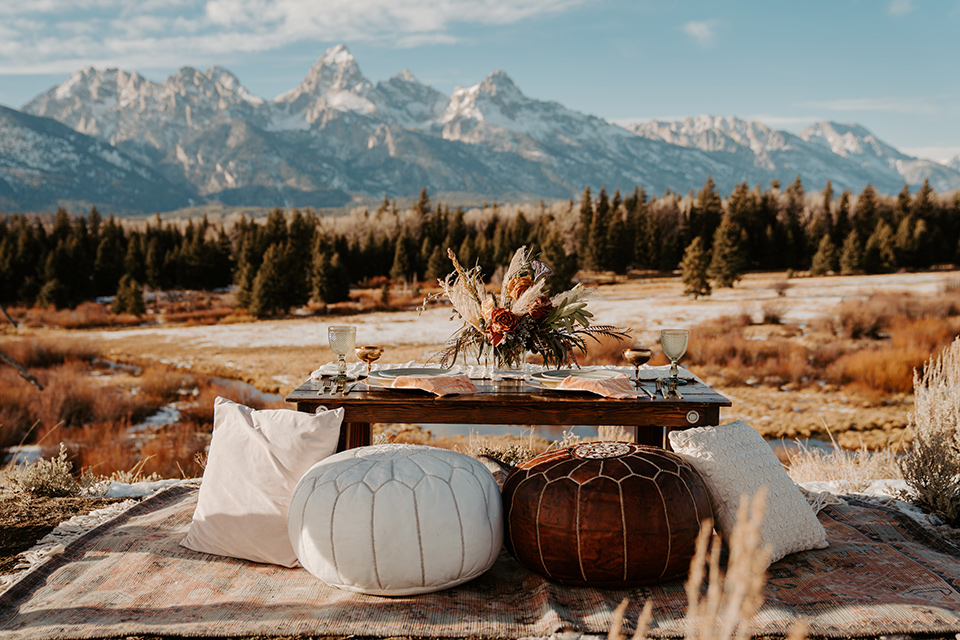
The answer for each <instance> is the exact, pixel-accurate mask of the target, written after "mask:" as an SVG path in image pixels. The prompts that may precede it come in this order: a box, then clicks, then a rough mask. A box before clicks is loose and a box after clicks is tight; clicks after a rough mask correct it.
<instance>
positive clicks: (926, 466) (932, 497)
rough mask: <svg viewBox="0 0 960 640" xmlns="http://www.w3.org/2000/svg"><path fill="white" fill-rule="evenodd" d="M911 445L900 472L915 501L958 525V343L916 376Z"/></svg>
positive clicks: (959, 367)
mask: <svg viewBox="0 0 960 640" xmlns="http://www.w3.org/2000/svg"><path fill="white" fill-rule="evenodd" d="M913 388H914V409H913V415H912V416H911V420H910V431H911V433H912V436H913V445H912V447H911V448H910V450H909V451H908V452H907V454H906V455H905V456H904V457H903V459H902V461H901V463H900V468H901V470H902V471H903V477H904V479H905V480H906V481H907V484H908V485H909V486H910V488H911V489H912V490H913V494H914V495H913V496H912V499H913V502H914V503H915V504H917V505H918V506H920V507H922V508H925V509H927V510H929V511H931V512H933V513H935V514H936V515H937V516H938V517H940V518H941V519H942V520H943V521H944V522H946V523H947V524H950V525H952V526H956V525H958V524H960V338H957V339H956V340H954V342H953V343H952V344H951V345H950V346H949V347H948V348H947V349H945V350H944V351H943V352H942V353H941V354H940V355H939V356H937V357H936V358H934V359H931V360H930V361H928V362H927V364H926V365H925V366H924V367H923V373H922V374H921V373H918V372H914V376H913Z"/></svg>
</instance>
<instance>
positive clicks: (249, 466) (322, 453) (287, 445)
mask: <svg viewBox="0 0 960 640" xmlns="http://www.w3.org/2000/svg"><path fill="white" fill-rule="evenodd" d="M342 420H343V409H335V410H333V411H327V410H321V411H318V412H317V413H316V414H310V413H305V412H302V411H293V410H291V409H266V410H255V409H251V408H250V407H247V406H244V405H242V404H237V403H236V402H232V401H230V400H227V399H225V398H217V399H216V401H214V403H213V438H212V439H211V441H210V453H209V455H208V456H207V466H206V468H204V470H203V480H202V482H201V484H200V495H199V496H198V497H197V508H196V510H195V511H194V513H193V522H192V523H191V524H190V529H189V531H188V532H187V536H186V538H184V539H183V541H182V542H181V543H180V544H181V545H182V546H184V547H186V548H187V549H192V550H194V551H201V552H203V553H213V554H216V555H221V556H230V557H233V558H242V559H244V560H252V561H254V562H264V563H269V564H279V565H282V566H284V567H294V566H296V565H297V556H296V554H295V553H294V551H293V547H292V546H290V539H289V538H288V537H287V508H288V507H289V505H290V494H291V493H292V492H293V488H294V487H295V486H296V484H297V481H298V480H300V477H301V476H302V475H303V474H304V473H305V472H306V471H307V470H308V469H309V468H310V467H312V466H313V465H314V464H315V463H316V462H318V461H319V460H323V459H324V458H326V457H327V456H330V455H332V454H333V453H334V452H335V451H336V450H337V441H338V439H339V437H340V423H341V421H342Z"/></svg>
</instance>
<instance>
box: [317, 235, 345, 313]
mask: <svg viewBox="0 0 960 640" xmlns="http://www.w3.org/2000/svg"><path fill="white" fill-rule="evenodd" d="M311 282H312V291H311V292H312V295H313V299H314V301H315V302H322V303H324V304H333V303H335V302H343V301H344V300H349V299H350V280H349V276H348V274H347V270H346V269H345V268H344V266H343V263H342V262H341V260H340V254H338V253H333V254H331V253H330V249H329V248H328V247H326V246H325V243H324V242H322V240H321V239H320V238H319V237H318V238H317V243H316V247H315V250H314V254H313V267H312V279H311Z"/></svg>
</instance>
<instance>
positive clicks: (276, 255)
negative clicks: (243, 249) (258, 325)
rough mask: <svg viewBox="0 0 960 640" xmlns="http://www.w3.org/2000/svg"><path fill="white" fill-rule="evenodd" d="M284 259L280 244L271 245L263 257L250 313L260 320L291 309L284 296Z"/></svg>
mask: <svg viewBox="0 0 960 640" xmlns="http://www.w3.org/2000/svg"><path fill="white" fill-rule="evenodd" d="M284 258H285V256H284V247H283V245H280V244H273V245H270V248H269V249H267V252H266V254H264V256H263V264H261V265H260V268H259V269H258V270H257V277H256V278H254V280H253V290H252V291H251V293H250V307H249V309H250V313H252V314H253V315H255V316H257V317H258V318H263V317H265V316H269V315H275V314H280V313H286V312H287V309H289V307H288V306H287V301H286V299H285V298H286V297H285V295H284V294H285V290H284V289H285V284H284V277H285V276H286V269H285V268H284Z"/></svg>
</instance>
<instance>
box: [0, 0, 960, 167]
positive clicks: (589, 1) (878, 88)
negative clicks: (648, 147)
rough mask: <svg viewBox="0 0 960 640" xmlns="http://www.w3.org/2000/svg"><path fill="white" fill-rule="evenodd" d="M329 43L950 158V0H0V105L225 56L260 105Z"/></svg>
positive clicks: (600, 103) (446, 68)
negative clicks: (65, 84)
mask: <svg viewBox="0 0 960 640" xmlns="http://www.w3.org/2000/svg"><path fill="white" fill-rule="evenodd" d="M338 43H344V44H346V45H347V46H348V47H349V48H350V50H351V51H352V52H353V54H354V56H355V57H356V58H357V61H358V63H359V64H360V68H361V70H362V71H363V72H364V74H365V75H366V76H367V77H368V78H370V79H371V80H372V81H374V82H376V81H377V80H383V79H386V78H389V77H390V76H393V75H395V74H397V73H399V72H400V71H402V70H403V69H404V68H408V69H410V71H412V72H413V73H414V75H416V76H417V77H418V78H419V79H420V80H421V81H422V82H426V83H428V84H431V85H433V86H434V87H435V88H437V89H439V90H441V91H444V92H446V93H449V92H450V91H451V90H452V89H453V88H454V87H456V86H470V85H473V84H476V83H477V82H480V81H481V80H482V79H483V78H484V77H486V75H487V74H489V73H490V72H491V71H494V70H497V69H502V70H504V71H506V72H507V73H509V74H510V76H511V77H512V78H513V79H514V81H515V82H516V83H517V84H518V86H519V87H520V88H521V90H522V91H523V92H524V93H526V94H527V95H528V96H531V97H534V98H537V99H541V100H555V101H557V102H560V103H562V104H564V105H566V106H568V107H570V108H573V109H576V110H578V111H581V112H584V113H590V114H593V115H597V116H600V117H602V118H606V119H608V120H612V121H629V120H648V119H655V118H656V119H674V118H679V117H683V116H688V115H699V114H713V115H724V116H738V117H742V118H747V119H756V120H761V121H763V122H766V123H767V124H768V125H770V126H771V127H774V128H782V129H787V130H788V131H794V132H796V131H799V130H800V129H802V128H803V127H805V126H806V125H808V124H810V123H812V122H815V121H817V120H833V121H837V122H858V123H860V124H862V125H864V126H866V127H867V128H868V129H870V130H871V131H873V132H874V133H875V134H876V135H877V136H878V137H879V138H880V139H882V140H884V141H886V142H888V143H890V144H892V145H894V146H895V147H898V148H900V149H902V150H904V151H906V152H908V153H911V154H914V155H919V156H921V157H929V158H933V159H938V160H942V159H946V158H948V157H951V156H954V155H956V154H960V66H958V65H960V0H803V1H800V2H797V1H791V2H782V1H781V2H772V1H769V0H712V1H707V0H674V1H671V0H659V1H649V2H648V1H646V0H26V1H24V2H7V1H6V0H4V2H2V4H0V104H3V105H6V106H10V107H14V108H19V107H21V106H22V105H23V104H24V103H25V102H27V101H28V100H29V99H30V98H32V97H33V96H35V95H37V94H38V93H40V92H42V91H45V90H46V89H48V88H50V87H51V86H53V85H56V84H59V83H60V82H62V81H63V80H65V79H66V78H67V77H68V76H69V75H70V74H71V73H72V72H74V71H76V70H77V69H80V68H82V67H84V66H86V65H93V66H95V67H98V68H107V67H120V68H124V69H127V70H130V71H139V72H140V73H141V74H143V75H144V76H146V77H148V78H150V79H152V80H157V81H162V80H163V79H164V78H166V77H167V76H168V75H170V74H171V73H174V72H175V71H176V70H177V69H178V68H179V67H181V66H187V65H189V66H193V67H197V68H199V69H206V68H207V67H209V66H212V65H221V66H224V67H226V68H228V69H230V70H231V71H233V72H234V73H235V74H236V75H237V76H238V77H239V78H240V80H241V82H243V84H244V85H245V86H246V87H247V88H248V89H249V90H250V91H251V92H253V93H255V94H257V95H259V96H261V97H264V98H268V99H269V98H272V97H274V96H276V95H278V94H280V93H282V92H284V91H287V90H289V89H291V88H293V87H295V86H296V85H297V84H298V83H299V82H300V80H301V79H302V78H303V76H304V75H306V73H307V71H308V70H309V68H310V66H311V65H312V64H313V63H314V62H315V61H316V60H317V58H319V57H320V56H321V55H322V54H323V51H324V50H326V49H327V48H328V47H329V46H332V45H334V44H338Z"/></svg>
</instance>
